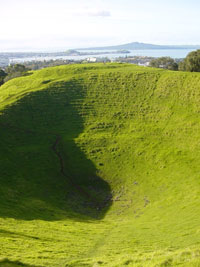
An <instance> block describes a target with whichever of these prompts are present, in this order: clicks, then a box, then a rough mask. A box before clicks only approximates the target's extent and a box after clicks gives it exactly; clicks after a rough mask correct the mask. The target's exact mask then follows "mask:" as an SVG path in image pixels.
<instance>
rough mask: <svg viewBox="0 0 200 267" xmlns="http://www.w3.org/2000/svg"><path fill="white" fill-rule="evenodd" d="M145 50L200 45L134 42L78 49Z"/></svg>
mask: <svg viewBox="0 0 200 267" xmlns="http://www.w3.org/2000/svg"><path fill="white" fill-rule="evenodd" d="M124 49H128V50H144V49H200V45H155V44H145V43H139V42H132V43H128V44H122V45H114V46H103V47H89V48H80V49H78V50H124Z"/></svg>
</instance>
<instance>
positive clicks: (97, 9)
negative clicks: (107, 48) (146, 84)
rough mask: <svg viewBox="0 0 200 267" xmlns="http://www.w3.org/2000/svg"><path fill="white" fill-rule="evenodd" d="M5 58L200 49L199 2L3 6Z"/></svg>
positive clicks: (81, 0) (51, 1) (32, 0)
mask: <svg viewBox="0 0 200 267" xmlns="http://www.w3.org/2000/svg"><path fill="white" fill-rule="evenodd" d="M0 10H1V15H0V25H1V27H0V52H5V51H63V50H66V49H69V48H80V47H93V46H104V45H115V44H124V43H130V42H144V43H153V44H167V45H169V44H177V45H180V44H184V45H189V44H194V45H195V44H200V34H199V31H200V27H199V26H200V16H199V11H200V1H199V0H167V1H166V0H0Z"/></svg>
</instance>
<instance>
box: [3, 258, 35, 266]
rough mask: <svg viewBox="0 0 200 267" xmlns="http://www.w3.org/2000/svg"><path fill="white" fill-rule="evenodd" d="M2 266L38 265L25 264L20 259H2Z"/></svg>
mask: <svg viewBox="0 0 200 267" xmlns="http://www.w3.org/2000/svg"><path fill="white" fill-rule="evenodd" d="M0 267H37V266H36V265H34V266H33V265H29V264H24V263H22V262H20V261H10V260H8V259H4V260H0Z"/></svg>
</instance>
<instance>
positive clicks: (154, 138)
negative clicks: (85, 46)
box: [0, 64, 200, 266]
mask: <svg viewBox="0 0 200 267" xmlns="http://www.w3.org/2000/svg"><path fill="white" fill-rule="evenodd" d="M199 103H200V74H198V73H182V72H170V71H164V70H158V69H151V68H143V67H137V66H133V65H129V64H106V65H104V64H91V65H71V66H60V67H54V68H48V69H43V70H40V71H36V72H33V73H30V76H26V77H21V78H17V79H14V80H11V81H9V82H7V83H6V84H4V85H3V86H2V87H1V88H0V129H1V131H0V147H1V149H0V163H1V164H0V244H1V249H0V260H1V261H0V266H26V265H27V266H127V265H128V266H200V208H199V203H200V195H199V191H200V190H199V189H200V141H199V140H200V106H199ZM6 264H7V265H6Z"/></svg>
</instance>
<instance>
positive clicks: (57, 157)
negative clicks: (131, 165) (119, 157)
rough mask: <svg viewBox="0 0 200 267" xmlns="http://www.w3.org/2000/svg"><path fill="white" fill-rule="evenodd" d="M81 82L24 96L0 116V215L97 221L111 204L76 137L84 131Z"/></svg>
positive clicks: (61, 85) (101, 180) (102, 181)
mask: <svg viewBox="0 0 200 267" xmlns="http://www.w3.org/2000/svg"><path fill="white" fill-rule="evenodd" d="M84 97H85V89H84V86H83V82H82V81H81V80H74V79H73V80H71V81H69V82H65V83H62V82H60V83H55V84H54V86H51V87H49V88H48V89H45V90H42V91H38V92H33V93H31V94H29V95H26V96H25V97H23V98H22V99H21V100H19V101H18V102H17V103H15V104H14V105H12V106H10V107H7V108H6V110H5V112H4V114H2V115H1V116H0V129H1V131H0V147H1V150H0V162H1V164H0V172H1V175H0V185H1V186H0V217H10V218H17V219H24V220H33V219H42V220H48V221H53V220H62V219H64V218H67V217H68V218H71V219H76V220H91V219H101V218H103V217H104V215H105V213H106V211H107V210H108V209H109V206H110V205H111V202H112V195H111V190H110V186H109V184H108V183H107V182H106V181H104V180H103V179H101V177H98V176H97V175H96V173H97V170H96V167H95V165H94V164H93V162H92V161H91V160H89V159H87V158H86V156H85V154H84V153H83V151H82V150H81V149H80V148H79V147H78V146H77V144H76V143H75V142H74V139H75V138H76V137H78V136H79V134H80V133H82V132H83V119H84V114H83V112H82V106H81V103H82V101H83V100H84Z"/></svg>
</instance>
